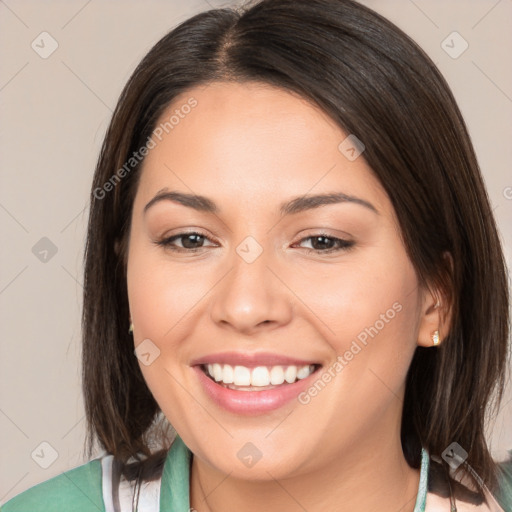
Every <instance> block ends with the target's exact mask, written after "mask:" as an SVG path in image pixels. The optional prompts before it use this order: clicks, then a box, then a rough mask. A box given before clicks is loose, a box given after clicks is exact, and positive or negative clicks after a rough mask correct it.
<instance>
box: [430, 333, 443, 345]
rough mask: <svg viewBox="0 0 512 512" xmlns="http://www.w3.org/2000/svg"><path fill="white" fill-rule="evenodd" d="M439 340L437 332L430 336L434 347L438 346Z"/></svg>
mask: <svg viewBox="0 0 512 512" xmlns="http://www.w3.org/2000/svg"><path fill="white" fill-rule="evenodd" d="M440 341H441V340H440V338H439V331H434V333H433V334H432V342H433V343H434V345H435V346H436V345H439V342H440Z"/></svg>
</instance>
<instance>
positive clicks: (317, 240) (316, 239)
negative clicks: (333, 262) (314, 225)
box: [299, 233, 355, 253]
mask: <svg viewBox="0 0 512 512" xmlns="http://www.w3.org/2000/svg"><path fill="white" fill-rule="evenodd" d="M304 241H311V248H308V247H305V249H306V250H307V251H308V252H316V253H331V252H337V251H342V250H345V249H349V248H350V247H352V246H353V245H354V243H355V242H353V241H351V240H343V239H341V238H336V237H332V236H328V235H326V234H323V233H322V234H318V235H313V236H308V237H306V238H303V239H302V240H301V241H300V242H299V244H301V243H302V242H304Z"/></svg>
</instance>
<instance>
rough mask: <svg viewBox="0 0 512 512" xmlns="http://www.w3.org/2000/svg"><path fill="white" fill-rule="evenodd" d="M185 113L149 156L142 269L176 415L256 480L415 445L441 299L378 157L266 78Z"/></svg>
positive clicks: (162, 396)
mask: <svg viewBox="0 0 512 512" xmlns="http://www.w3.org/2000/svg"><path fill="white" fill-rule="evenodd" d="M185 105H194V106H193V108H186V107H184V106H185ZM177 110H178V112H176V111H177ZM173 114H176V116H175V117H176V119H179V120H178V121H176V119H174V121H173V122H172V127H171V125H170V124H168V125H167V129H166V130H162V129H160V130H159V131H155V134H157V135H158V136H157V137H153V141H154V143H155V145H154V147H153V148H152V149H151V150H150V151H149V154H148V155H147V157H146V159H145V161H144V164H143V168H142V171H141V177H140V183H139V186H138V190H137V194H136V197H135V201H134V206H133V212H132V219H131V231H130V241H129V248H128V268H127V280H128V294H129V304H130V313H131V318H132V321H133V323H134V326H135V328H134V340H135V346H136V347H137V349H138V350H139V353H143V354H145V355H144V357H140V361H139V364H140V368H141V370H142V372H143V375H144V378H145V379H146V382H147V384H148V386H149V388H150V390H151V392H152V393H153V395H154V397H155V399H156V401H157V402H158V404H159V405H160V407H161V409H162V411H163V413H164V414H165V415H166V417H167V418H168V420H169V421H170V422H171V424H172V425H173V426H174V427H175V429H176V430H177V431H178V433H179V434H180V436H181V437H182V438H183V440H184V441H185V443H186V444H187V445H188V446H189V448H190V449H191V450H192V451H193V452H194V454H195V455H196V457H199V459H200V460H201V461H202V462H204V463H206V464H208V465H209V466H210V467H212V468H216V469H218V470H219V471H222V472H223V473H231V474H232V476H240V477H241V478H260V479H267V478H269V473H270V474H272V475H273V476H274V477H275V478H279V477H284V476H292V475H298V474H301V473H302V474H305V473H306V472H308V471H311V470H314V469H315V468H320V467H327V466H328V465H331V466H332V465H335V464H336V463H337V461H339V460H340V456H341V458H342V459H343V460H344V461H350V460H356V459H357V457H359V456H360V451H361V449H362V448H363V447H364V449H365V450H368V449H371V447H372V446H377V445H379V443H386V442H390V443H399V441H398V440H399V431H400V415H401V404H402V402H401V397H402V395H403V390H404V381H405V376H406V373H407V369H408V367H409V364H410V361H411V358H412V355H413V353H414V349H415V348H416V345H417V343H418V333H419V331H420V328H421V321H422V315H421V312H422V311H423V308H424V293H423V292H422V290H421V289H420V288H419V287H418V281H417V278H416V274H415V271H414V268H413V266H412V264H411V262H410V261H409V259H408V257H407V254H406V251H405V248H404V246H403V244H402V241H401V238H400V233H399V229H398V225H397V220H396V218H395V213H394V210H393V208H392V205H391V203H390V201H389V199H388V197H387V195H386V193H385V191H384V190H383V188H382V186H381V185H380V183H379V181H378V180H377V178H376V177H375V176H374V175H373V173H372V170H371V169H370V168H369V167H368V165H367V164H366V162H365V160H364V153H363V154H362V155H361V156H359V157H358V158H355V157H356V156H357V149H359V148H358V147H357V146H354V144H353V140H352V139H350V138H349V139H348V140H345V139H346V138H347V135H348V134H346V133H343V131H342V130H341V129H340V128H339V127H338V126H337V125H336V124H335V123H334V122H333V121H332V120H331V119H330V118H329V117H327V116H326V115H325V114H324V113H322V112H321V111H320V110H319V109H317V108H316V107H315V106H313V105H311V104H310V103H308V102H307V101H305V100H304V99H301V98H299V97H297V96H295V95H292V94H290V93H289V92H286V91H284V90H281V89H278V88H274V87H271V86H268V85H264V84H257V83H244V84H232V83H231V84H227V83H213V84H210V85H209V86H207V87H201V88H195V89H192V90H190V91H188V92H186V93H183V94H182V95H181V96H179V97H178V98H176V99H175V100H174V101H173V103H172V105H171V106H170V107H169V108H168V110H167V111H166V113H165V114H164V115H163V116H162V119H161V122H162V123H163V122H166V121H168V120H169V119H170V117H171V116H172V115H173ZM157 130H158V129H157ZM166 132H167V133H166ZM160 139H161V140H160ZM343 141H344V142H343ZM340 144H341V146H340ZM351 148H353V150H352V149H351ZM180 194H181V195H180ZM191 195H196V196H204V198H206V199H202V200H198V199H197V198H196V199H195V200H194V199H193V198H192V197H190V196H191ZM313 196H327V199H326V198H325V197H324V199H323V200H322V199H318V198H317V199H312V197H313ZM208 365H209V366H208ZM208 368H209V370H210V371H211V372H212V373H213V377H211V376H207V375H206V373H207V372H208ZM205 372H206V373H205ZM311 372H312V373H311ZM283 379H284V382H283ZM252 461H256V463H254V462H252ZM267 472H269V473H267Z"/></svg>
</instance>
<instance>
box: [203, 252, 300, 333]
mask: <svg viewBox="0 0 512 512" xmlns="http://www.w3.org/2000/svg"><path fill="white" fill-rule="evenodd" d="M270 260H271V257H270V256H269V251H263V253H262V254H261V255H260V256H259V257H258V258H257V259H256V260H255V261H253V262H252V263H248V262H246V261H245V260H244V259H243V258H242V257H240V256H239V255H238V254H237V253H236V252H235V253H234V254H233V257H232V260H231V263H232V266H231V269H230V271H229V272H228V273H227V275H225V277H224V278H223V279H222V280H221V281H220V282H219V283H218V285H217V286H216V287H215V288H214V289H213V290H212V292H213V294H212V305H211V318H212V320H213V322H215V323H216V324H217V325H219V326H221V327H223V328H225V329H231V330H234V331H237V332H241V333H244V334H254V333H256V332H258V331H260V330H268V329H274V328H277V327H279V326H283V325H286V324H287V323H288V322H290V320H291V318H292V311H293V304H292V297H293V294H292V293H291V291H290V290H289V289H288V288H287V287H286V285H285V284H284V283H283V279H280V278H279V277H277V276H278V275H279V270H278V268H277V267H276V265H275V264H272V262H271V261H270Z"/></svg>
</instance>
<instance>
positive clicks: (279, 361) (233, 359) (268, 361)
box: [190, 352, 319, 368]
mask: <svg viewBox="0 0 512 512" xmlns="http://www.w3.org/2000/svg"><path fill="white" fill-rule="evenodd" d="M214 363H219V364H229V365H231V366H237V365H238V366H246V367H247V368H253V367H256V366H277V365H282V366H307V365H310V364H319V363H317V362H316V361H311V360H309V361H308V360H304V359H297V358H295V357H289V356H285V355H281V354H273V353H271V352H257V353H253V354H250V353H247V352H243V353H242V352H218V353H216V354H208V355H206V356H203V357H198V358H197V359H194V360H193V361H192V362H191V363H190V366H196V365H205V364H214Z"/></svg>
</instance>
